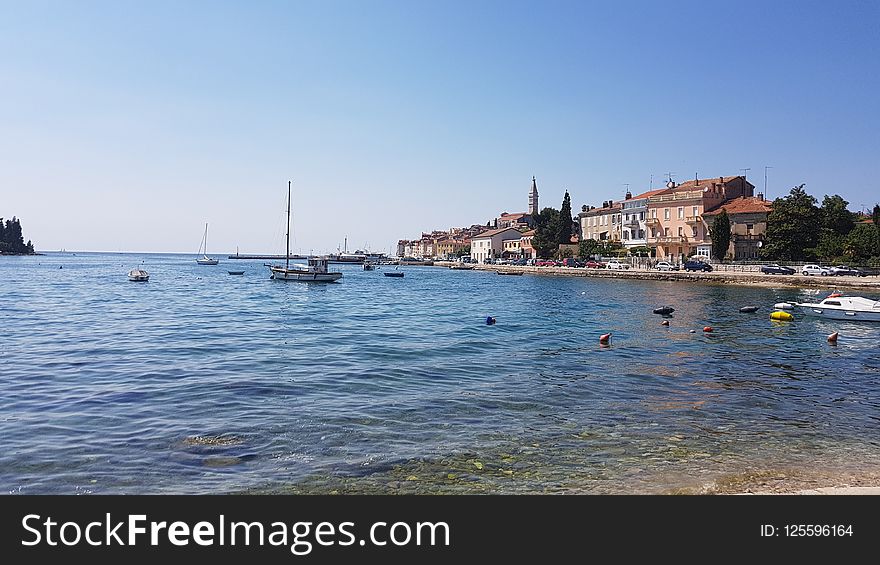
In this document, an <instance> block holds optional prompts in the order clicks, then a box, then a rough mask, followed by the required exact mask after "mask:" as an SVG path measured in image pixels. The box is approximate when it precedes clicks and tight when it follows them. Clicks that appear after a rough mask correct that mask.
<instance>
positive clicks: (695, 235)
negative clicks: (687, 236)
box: [691, 226, 697, 239]
mask: <svg viewBox="0 0 880 565" xmlns="http://www.w3.org/2000/svg"><path fill="white" fill-rule="evenodd" d="M691 229H693V230H694V238H695V239H696V237H697V226H694V227H693V228H691Z"/></svg>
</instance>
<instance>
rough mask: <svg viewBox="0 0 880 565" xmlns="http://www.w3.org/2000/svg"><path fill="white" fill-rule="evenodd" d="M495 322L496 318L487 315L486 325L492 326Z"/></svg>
mask: <svg viewBox="0 0 880 565" xmlns="http://www.w3.org/2000/svg"><path fill="white" fill-rule="evenodd" d="M494 324H495V318H493V317H492V316H487V317H486V325H487V326H491V325H494Z"/></svg>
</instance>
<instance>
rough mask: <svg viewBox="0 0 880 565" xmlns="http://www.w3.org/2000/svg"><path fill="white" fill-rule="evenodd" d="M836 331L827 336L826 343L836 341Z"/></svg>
mask: <svg viewBox="0 0 880 565" xmlns="http://www.w3.org/2000/svg"><path fill="white" fill-rule="evenodd" d="M838 335H839V333H838V332H834V333H833V334H831V335H829V336H828V343H837V336H838Z"/></svg>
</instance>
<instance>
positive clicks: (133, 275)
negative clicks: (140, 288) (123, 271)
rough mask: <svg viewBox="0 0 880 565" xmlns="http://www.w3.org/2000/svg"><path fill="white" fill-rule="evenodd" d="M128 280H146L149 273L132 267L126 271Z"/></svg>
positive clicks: (148, 278) (148, 277)
mask: <svg viewBox="0 0 880 565" xmlns="http://www.w3.org/2000/svg"><path fill="white" fill-rule="evenodd" d="M128 280H130V281H131V282H147V281H148V280H150V274H149V273H148V272H146V271H145V270H143V269H132V270H130V271H129V272H128Z"/></svg>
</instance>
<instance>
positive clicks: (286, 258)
mask: <svg viewBox="0 0 880 565" xmlns="http://www.w3.org/2000/svg"><path fill="white" fill-rule="evenodd" d="M290 184H291V181H287V254H285V255H284V268H285V269H289V268H290Z"/></svg>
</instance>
